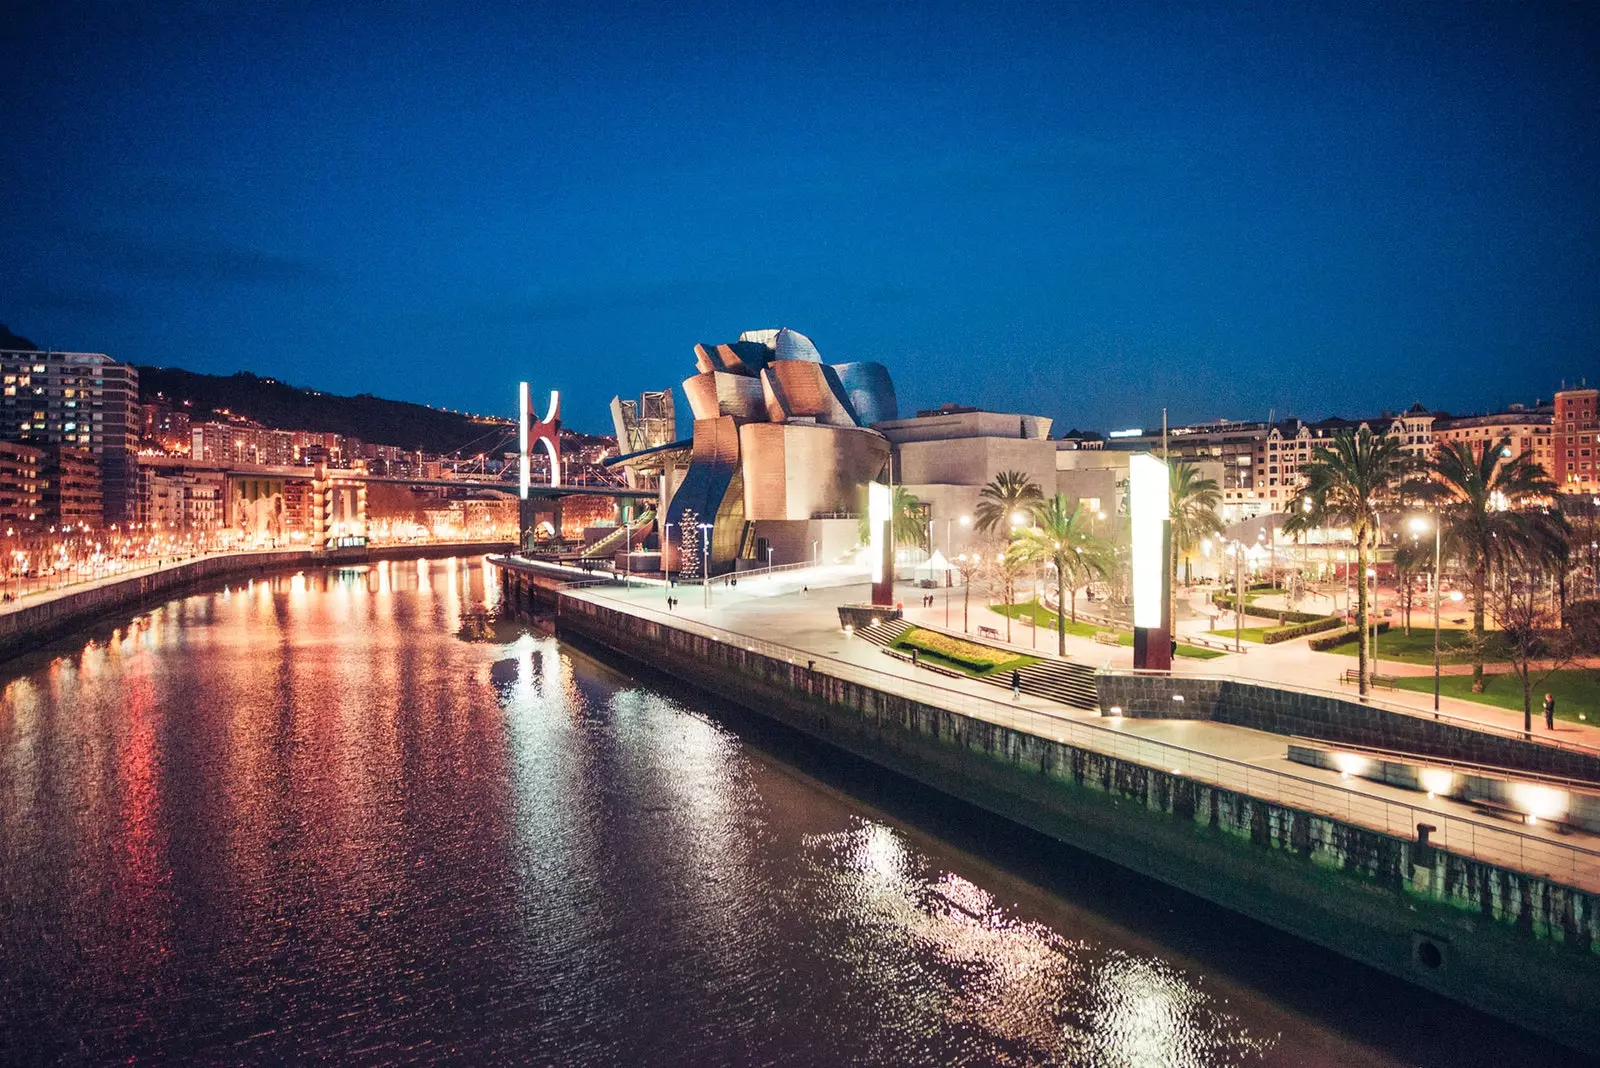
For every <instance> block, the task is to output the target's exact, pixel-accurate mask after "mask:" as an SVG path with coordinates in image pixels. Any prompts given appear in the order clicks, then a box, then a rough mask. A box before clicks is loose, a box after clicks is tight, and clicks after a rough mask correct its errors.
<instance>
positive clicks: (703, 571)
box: [700, 523, 711, 608]
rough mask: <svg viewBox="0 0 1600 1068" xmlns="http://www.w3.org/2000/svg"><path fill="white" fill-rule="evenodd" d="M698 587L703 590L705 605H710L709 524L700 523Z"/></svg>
mask: <svg viewBox="0 0 1600 1068" xmlns="http://www.w3.org/2000/svg"><path fill="white" fill-rule="evenodd" d="M700 588H701V589H702V590H704V591H705V606H706V607H707V608H710V607H711V524H710V523H701V524H700Z"/></svg>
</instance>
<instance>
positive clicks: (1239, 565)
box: [1233, 541, 1244, 653]
mask: <svg viewBox="0 0 1600 1068" xmlns="http://www.w3.org/2000/svg"><path fill="white" fill-rule="evenodd" d="M1233 651H1234V652H1236V653H1238V652H1243V651H1244V546H1243V545H1242V544H1241V543H1239V542H1237V541H1235V542H1234V543H1233Z"/></svg>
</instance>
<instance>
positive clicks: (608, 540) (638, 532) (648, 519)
mask: <svg viewBox="0 0 1600 1068" xmlns="http://www.w3.org/2000/svg"><path fill="white" fill-rule="evenodd" d="M655 520H656V513H655V512H654V511H653V510H650V511H646V512H645V513H644V514H643V515H641V516H640V517H639V518H638V519H636V520H634V522H633V523H632V525H631V526H620V527H618V528H617V529H616V530H613V531H612V532H611V533H610V534H607V535H606V536H605V537H603V538H601V539H600V540H599V541H597V542H595V543H594V544H593V545H591V546H589V547H588V548H587V549H585V550H583V553H582V556H583V558H584V559H585V560H599V559H602V558H604V557H607V556H610V555H611V554H612V553H614V552H616V551H617V550H618V549H620V548H622V547H623V546H624V545H625V544H626V543H627V541H628V539H629V537H630V531H631V532H632V533H631V537H632V540H633V542H634V543H635V544H637V543H638V542H639V540H640V539H641V538H643V537H644V536H646V535H648V534H649V533H650V529H649V528H650V525H651V524H652V523H654V522H655Z"/></svg>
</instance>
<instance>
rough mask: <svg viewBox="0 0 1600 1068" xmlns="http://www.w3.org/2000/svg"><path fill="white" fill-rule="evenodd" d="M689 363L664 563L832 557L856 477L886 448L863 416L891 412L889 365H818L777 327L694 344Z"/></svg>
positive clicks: (697, 566)
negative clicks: (686, 415)
mask: <svg viewBox="0 0 1600 1068" xmlns="http://www.w3.org/2000/svg"><path fill="white" fill-rule="evenodd" d="M695 364H696V367H697V369H698V371H699V373H698V374H696V375H695V376H693V377H692V378H689V379H687V380H686V381H685V382H684V383H683V391H684V395H685V397H686V398H687V399H688V402H689V408H690V410H691V411H692V412H693V414H694V432H693V438H692V444H691V445H690V447H689V451H688V465H687V467H686V469H684V471H683V473H682V478H681V480H674V479H672V478H670V477H669V478H664V479H663V489H662V497H663V499H666V498H668V497H669V496H670V499H669V500H666V503H665V514H666V523H665V542H666V544H665V548H666V552H667V558H668V565H669V566H670V567H672V569H673V570H674V571H677V572H678V573H680V574H684V575H688V576H690V577H693V576H696V575H699V574H700V573H701V571H702V570H703V569H704V568H706V567H709V568H710V570H711V572H712V573H719V572H723V571H727V570H730V569H732V568H734V567H736V566H737V565H738V561H740V560H750V561H754V562H757V563H761V564H765V563H768V562H773V563H792V562H797V561H800V560H804V559H807V558H809V557H811V556H815V555H818V554H823V555H829V556H831V555H832V554H833V553H834V552H835V551H837V550H838V549H839V548H840V545H839V539H840V537H841V536H842V535H843V534H844V532H845V530H846V528H848V533H849V535H850V537H851V538H852V539H853V535H854V531H855V520H854V518H853V517H854V515H855V514H856V512H857V511H858V510H859V509H860V508H861V507H862V501H863V500H864V494H865V487H866V485H867V483H869V482H871V481H872V480H873V479H875V478H877V477H878V475H879V473H880V472H881V471H882V470H883V468H884V466H885V464H886V462H887V461H888V458H889V451H890V447H889V442H888V440H887V439H886V438H885V437H884V436H883V434H881V433H879V432H878V431H876V430H874V429H872V428H871V427H870V426H869V425H868V420H869V419H872V418H874V417H885V416H886V417H888V418H891V419H892V418H893V417H894V415H895V410H896V402H895V396H894V385H893V383H892V381H891V380H890V378H889V372H888V371H887V370H886V369H885V368H883V367H882V366H880V365H878V364H872V363H847V364H837V365H830V364H825V363H823V362H822V355H821V353H820V352H819V351H818V349H817V346H816V345H815V344H814V343H813V342H812V341H811V339H810V338H808V337H806V336H805V335H803V334H800V333H798V332H796V331H793V330H790V329H788V328H783V329H779V330H757V331H747V332H745V333H744V334H741V335H740V337H739V340H738V341H735V342H732V343H729V344H723V345H696V346H695ZM663 451H664V452H665V451H671V450H670V449H666V448H663ZM674 481H676V484H673V483H674ZM845 516H848V517H850V518H849V519H848V521H846V520H845V519H843V518H841V517H845ZM835 528H837V529H835ZM707 539H709V540H707ZM691 549H692V550H693V551H690V550H691Z"/></svg>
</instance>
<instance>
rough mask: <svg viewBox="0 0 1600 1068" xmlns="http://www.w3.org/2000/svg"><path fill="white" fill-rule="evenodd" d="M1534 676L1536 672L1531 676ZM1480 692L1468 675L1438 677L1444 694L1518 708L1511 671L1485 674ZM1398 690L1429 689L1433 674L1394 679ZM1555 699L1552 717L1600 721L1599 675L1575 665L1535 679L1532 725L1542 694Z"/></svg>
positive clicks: (1518, 683)
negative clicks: (1549, 695) (1554, 711)
mask: <svg viewBox="0 0 1600 1068" xmlns="http://www.w3.org/2000/svg"><path fill="white" fill-rule="evenodd" d="M1535 677H1537V676H1535ZM1483 683H1484V685H1483V692H1482V693H1473V692H1472V676H1471V675H1445V676H1444V677H1442V678H1441V679H1440V680H1439V692H1440V693H1442V694H1444V695H1445V696H1446V697H1459V698H1461V699H1463V700H1466V701H1478V702H1480V703H1482V704H1486V705H1494V706H1496V707H1498V708H1509V709H1511V710H1512V711H1514V712H1521V711H1522V680H1521V679H1519V678H1517V676H1516V675H1515V674H1504V675H1485V676H1484V677H1483ZM1397 684H1398V685H1399V687H1400V688H1401V689H1402V690H1415V691H1416V692H1418V693H1432V692H1433V676H1432V675H1419V676H1415V677H1411V678H1403V679H1399V680H1397ZM1547 693H1548V694H1551V695H1553V696H1554V697H1555V699H1556V718H1557V719H1565V720H1572V721H1573V722H1579V720H1580V717H1587V719H1586V720H1583V721H1584V722H1588V723H1592V724H1600V678H1597V677H1596V675H1595V673H1594V672H1592V671H1582V670H1578V669H1573V670H1567V671H1555V672H1552V673H1551V674H1550V675H1549V676H1548V677H1547V678H1545V679H1544V680H1543V681H1542V682H1538V683H1535V685H1534V691H1533V721H1534V725H1535V726H1540V725H1542V724H1543V723H1544V695H1545V694H1547Z"/></svg>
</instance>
